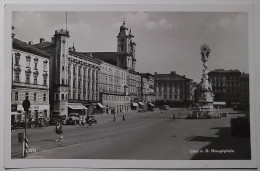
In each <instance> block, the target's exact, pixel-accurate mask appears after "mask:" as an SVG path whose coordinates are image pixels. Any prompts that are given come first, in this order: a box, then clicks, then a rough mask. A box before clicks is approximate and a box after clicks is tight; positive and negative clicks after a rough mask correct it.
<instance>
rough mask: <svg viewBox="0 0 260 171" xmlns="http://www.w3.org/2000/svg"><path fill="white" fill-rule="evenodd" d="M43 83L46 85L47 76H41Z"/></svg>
mask: <svg viewBox="0 0 260 171" xmlns="http://www.w3.org/2000/svg"><path fill="white" fill-rule="evenodd" d="M43 85H44V86H47V77H43Z"/></svg>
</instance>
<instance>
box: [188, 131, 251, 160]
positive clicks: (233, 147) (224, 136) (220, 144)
mask: <svg viewBox="0 0 260 171" xmlns="http://www.w3.org/2000/svg"><path fill="white" fill-rule="evenodd" d="M211 129H218V130H219V131H218V132H217V133H216V135H218V136H219V137H206V136H194V137H189V138H187V139H186V140H187V141H199V142H209V144H208V145H207V146H205V147H203V148H201V149H198V152H196V153H194V156H193V157H192V158H191V160H250V159H251V146H250V137H234V136H231V130H230V127H217V128H211Z"/></svg>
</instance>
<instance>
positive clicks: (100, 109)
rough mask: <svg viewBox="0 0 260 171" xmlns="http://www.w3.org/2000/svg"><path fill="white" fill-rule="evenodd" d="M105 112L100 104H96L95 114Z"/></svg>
mask: <svg viewBox="0 0 260 171" xmlns="http://www.w3.org/2000/svg"><path fill="white" fill-rule="evenodd" d="M104 112H105V106H103V105H102V104H101V103H97V113H98V114H102V113H104Z"/></svg>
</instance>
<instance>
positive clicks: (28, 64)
mask: <svg viewBox="0 0 260 171" xmlns="http://www.w3.org/2000/svg"><path fill="white" fill-rule="evenodd" d="M30 63H31V56H26V67H27V68H30Z"/></svg>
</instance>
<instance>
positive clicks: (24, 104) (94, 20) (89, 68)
mask: <svg viewBox="0 0 260 171" xmlns="http://www.w3.org/2000/svg"><path fill="white" fill-rule="evenodd" d="M126 6H127V5H125V6H123V9H120V6H117V7H116V8H115V9H114V10H111V8H108V10H106V8H105V7H104V10H93V8H92V9H91V10H74V8H73V10H71V9H64V10H61V9H59V10H53V9H52V10H51V11H49V10H47V9H46V8H44V9H45V10H35V9H34V10H17V11H16V10H12V11H11V15H10V16H11V17H10V19H11V22H10V23H11V26H10V28H9V31H8V33H10V35H9V37H10V40H11V42H10V43H9V45H10V49H11V50H10V52H9V55H8V56H6V58H10V59H6V60H9V61H10V62H9V64H10V66H6V68H8V69H7V70H10V71H8V72H10V74H9V78H8V79H10V84H11V88H10V92H7V94H10V102H7V104H8V105H9V108H8V109H10V112H9V113H5V119H8V120H9V121H8V122H7V123H8V124H5V128H6V129H5V130H6V132H8V136H7V138H8V140H7V142H9V145H8V146H6V148H7V150H8V151H9V154H8V156H9V157H10V158H9V159H8V161H9V162H10V163H12V162H18V163H26V162H29V163H30V164H32V163H33V162H34V161H37V162H38V161H39V162H42V163H44V161H45V160H37V159H48V161H49V160H51V159H59V160H60V161H63V162H64V160H63V159H73V160H65V161H67V163H64V167H68V166H70V165H69V162H72V161H74V159H76V160H75V161H80V162H82V163H83V164H82V165H84V161H92V160H95V161H104V160H105V161H110V160H111V161H117V160H118V161H122V160H123V161H137V162H142V161H146V162H147V163H149V162H156V161H158V163H160V162H171V161H172V163H174V162H178V161H179V162H180V163H181V162H183V163H181V165H185V164H184V163H185V162H187V163H189V162H191V163H194V162H198V163H199V162H201V161H202V162H204V163H208V164H209V165H205V164H204V165H203V164H202V165H198V166H196V167H197V168H198V167H210V168H215V167H217V168H218V167H221V166H216V164H214V162H215V161H218V162H220V163H221V162H223V163H225V164H229V166H227V168H230V167H231V168H237V167H238V166H239V167H246V168H254V167H255V162H254V161H255V152H254V148H255V135H254V134H255V131H254V128H255V127H254V124H255V123H254V122H252V121H253V120H254V118H255V110H254V109H252V107H254V106H253V104H252V92H251V89H252V85H251V83H252V80H253V76H252V75H253V74H252V67H251V65H250V62H251V63H252V57H250V54H251V53H252V52H251V51H252V47H251V46H252V43H251V42H250V41H252V40H251V37H250V36H252V34H251V33H250V32H251V30H252V29H251V26H250V22H251V18H250V17H251V14H250V12H249V10H248V9H250V8H248V7H247V8H245V10H241V8H239V10H226V11H225V10H219V11H218V10H205V11H198V10H189V11H188V10H183V11H180V10H177V11H176V10H169V8H165V9H166V10H163V9H162V8H159V9H157V8H156V6H153V8H151V9H150V8H144V9H142V8H141V6H138V5H137V6H138V8H134V7H132V8H133V9H134V10H133V9H132V8H126ZM173 6H174V5H173ZM154 9H156V10H154ZM209 9H212V8H209ZM250 92H251V93H250ZM32 159H33V160H32ZM59 160H57V161H59ZM55 161H56V160H52V162H53V163H54V164H55ZM247 162H248V163H247ZM241 163H247V164H245V165H244V166H241V165H242V164H241ZM45 164H46V165H45V166H47V167H48V166H49V165H48V163H45ZM85 164H86V163H85ZM211 164H212V165H211ZM72 165H73V164H72ZM9 166H10V165H9ZM16 166H17V165H16ZM40 166H42V164H41V165H40ZM50 166H52V165H50ZM73 166H74V165H73ZM169 166H170V168H173V167H176V168H179V167H180V166H179V165H176V166H174V164H173V165H169ZM169 166H168V165H167V167H169ZM145 167H146V168H149V167H150V166H149V165H146V166H145ZM153 167H154V166H153V165H151V168H153ZM186 167H187V166H186ZM225 167H226V165H225Z"/></svg>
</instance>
